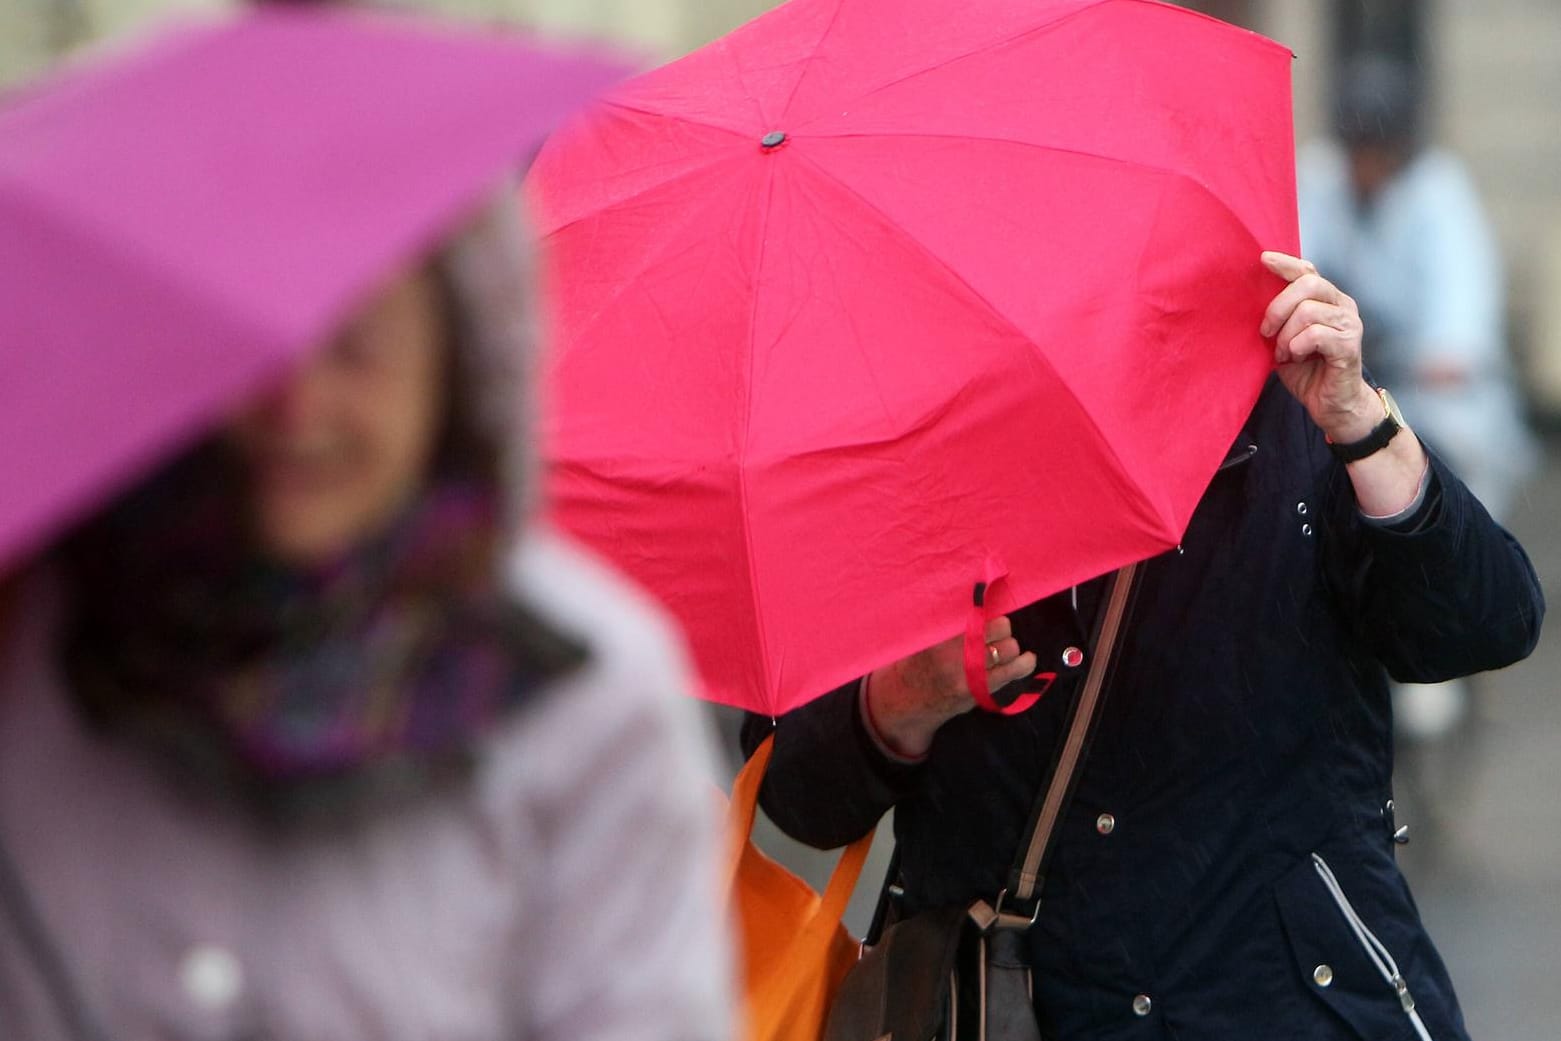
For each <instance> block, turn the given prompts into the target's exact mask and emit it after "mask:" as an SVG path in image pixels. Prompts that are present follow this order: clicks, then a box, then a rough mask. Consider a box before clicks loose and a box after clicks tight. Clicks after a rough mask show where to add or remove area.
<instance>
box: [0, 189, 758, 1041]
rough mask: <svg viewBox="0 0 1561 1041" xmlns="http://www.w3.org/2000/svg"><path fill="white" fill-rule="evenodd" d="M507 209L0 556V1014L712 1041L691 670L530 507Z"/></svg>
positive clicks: (713, 1004)
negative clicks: (224, 408) (23, 571)
mask: <svg viewBox="0 0 1561 1041" xmlns="http://www.w3.org/2000/svg"><path fill="white" fill-rule="evenodd" d="M517 226H518V224H517V219H516V216H515V215H514V214H513V213H512V212H509V210H508V209H507V208H506V207H505V206H502V205H500V206H496V207H494V208H492V209H491V210H490V212H489V213H487V214H486V215H485V216H484V217H483V218H482V219H481V220H479V221H477V222H475V223H474V224H473V225H472V226H470V227H469V228H468V229H467V230H465V231H463V232H461V233H460V234H459V235H457V236H456V237H454V238H453V239H452V240H451V241H450V242H449V243H448V244H447V246H446V248H445V249H443V250H442V251H440V252H439V253H438V255H437V256H435V257H434V258H433V259H431V260H430V261H428V262H427V263H425V264H422V265H420V266H417V267H415V268H414V269H412V270H409V271H404V272H402V273H401V274H399V275H397V276H395V277H393V278H391V279H390V280H388V281H387V282H386V283H385V284H384V285H383V286H382V288H381V289H380V291H379V292H378V293H377V294H376V295H375V296H374V297H373V299H372V300H370V301H368V302H367V303H366V304H365V305H364V306H363V307H362V308H361V309H360V310H359V312H358V313H357V315H356V316H355V317H354V318H353V320H351V321H350V322H349V323H348V324H347V326H346V327H345V328H344V329H343V330H342V331H341V333H340V334H339V335H338V336H337V337H336V338H335V339H334V340H333V342H331V343H330V344H328V345H326V346H324V347H323V349H321V350H320V351H318V352H317V353H316V354H315V355H314V356H313V358H312V360H311V361H309V362H308V363H307V364H306V365H305V366H304V367H303V368H302V369H301V370H300V371H298V372H296V373H294V374H292V375H291V376H289V377H288V378H287V379H285V380H284V381H283V382H282V383H281V385H280V386H278V387H276V388H275V389H274V390H273V391H272V392H271V393H269V394H268V395H266V396H265V397H264V398H263V400H260V401H258V402H255V403H253V404H252V405H251V406H249V407H247V408H246V409H245V410H244V411H243V412H242V413H241V414H240V415H238V416H236V417H234V418H233V420H232V421H231V422H230V423H228V424H227V426H226V427H225V428H224V429H223V430H222V431H220V432H219V433H218V434H216V435H215V436H213V437H212V438H211V439H209V440H208V441H207V442H206V443H204V444H202V445H200V446H199V447H197V448H196V449H194V450H193V451H191V452H190V453H188V454H187V455H186V456H185V457H184V458H181V459H179V460H178V461H176V462H174V463H173V464H171V465H170V466H168V467H166V468H165V469H164V470H163V471H162V472H160V473H158V474H156V475H155V476H153V477H152V478H150V479H148V480H147V481H145V482H143V484H142V485H141V486H139V487H138V488H136V489H134V490H133V491H132V492H130V493H129V494H127V495H125V496H123V497H122V498H121V499H120V500H119V501H118V502H116V503H114V504H113V505H112V506H111V507H110V508H108V509H106V510H105V511H103V512H102V513H101V514H100V515H98V516H97V517H95V518H94V519H93V520H91V521H90V522H89V523H87V524H86V525H84V526H83V528H82V529H81V530H79V531H78V532H76V533H75V534H74V535H72V536H71V537H70V538H69V539H68V540H66V542H65V543H64V544H63V545H62V546H61V547H60V548H59V550H58V551H57V553H56V554H54V557H55V559H52V560H49V561H45V562H43V565H42V566H41V567H37V568H34V569H33V570H34V571H35V572H36V573H35V574H33V575H31V576H29V577H27V578H26V579H25V580H24V581H23V582H15V581H14V580H13V586H20V588H19V589H13V593H14V595H13V597H12V600H13V603H12V610H11V611H10V612H9V615H8V616H6V617H0V1035H3V1036H5V1037H18V1038H20V1037H25V1038H30V1039H37V1041H43V1039H49V1038H55V1037H71V1036H83V1037H95V1038H96V1037H105V1036H112V1037H120V1036H123V1037H144V1036H158V1037H190V1038H195V1037H212V1038H261V1037H266V1038H291V1037H296V1038H308V1039H311V1041H316V1039H319V1041H324V1039H330V1038H355V1039H356V1038H438V1039H441V1041H447V1039H461V1038H472V1039H477V1038H570V1039H577V1038H579V1039H585V1038H645V1039H657V1038H674V1037H675V1038H692V1039H701V1038H711V1039H715V1038H724V1037H726V1036H728V1019H727V1017H728V1010H727V1005H726V1001H727V997H726V995H727V991H726V985H727V978H726V969H725V954H726V952H725V942H724V937H722V936H721V935H720V932H719V926H720V920H719V915H717V914H716V913H714V910H713V909H714V907H715V906H716V901H715V899H714V892H715V887H714V881H713V878H714V875H713V871H712V861H711V857H712V855H713V848H714V842H715V831H714V828H715V825H714V822H713V819H712V818H711V817H710V814H711V813H713V812H714V807H713V806H712V805H709V804H707V799H706V792H707V787H706V785H707V781H708V777H707V773H706V763H707V749H706V747H705V745H704V742H703V735H702V734H700V733H699V732H698V729H697V725H696V723H695V721H694V719H693V715H692V714H693V707H692V705H691V704H689V703H687V702H686V701H685V700H684V699H683V698H682V694H683V693H684V687H685V686H686V683H687V677H686V674H685V672H684V663H683V661H682V659H681V657H680V656H679V655H678V653H677V652H676V651H675V650H674V649H673V648H674V646H675V645H674V643H673V641H672V640H671V639H669V636H668V633H667V631H666V630H665V629H664V627H663V623H662V622H661V620H660V616H659V615H658V614H657V613H656V612H655V611H654V610H653V609H651V608H649V607H647V606H646V605H645V604H643V603H641V602H640V601H639V599H638V598H637V597H636V595H635V594H633V593H632V592H630V591H629V590H628V589H627V588H625V587H624V586H623V585H622V584H620V583H619V582H618V580H617V579H615V578H614V577H613V576H612V575H610V574H608V573H606V572H605V571H604V570H602V569H601V568H599V567H598V566H596V565H595V564H593V563H592V562H591V561H589V560H587V559H584V558H582V557H581V556H579V555H577V554H576V553H575V552H574V551H572V550H571V549H569V548H567V547H566V546H564V545H562V544H561V543H559V542H558V541H556V540H555V539H554V538H552V537H550V536H549V535H548V534H547V533H546V532H545V531H543V530H541V529H540V528H536V527H533V526H531V525H530V524H529V523H528V521H529V519H530V514H531V502H530V499H529V491H530V489H531V486H532V481H531V480H530V475H529V469H530V459H531V451H530V448H529V431H528V429H527V427H526V425H525V422H524V416H525V413H526V409H525V408H524V406H525V403H526V398H527V394H526V391H525V379H524V376H525V373H524V369H525V361H526V351H525V335H524V332H525V328H526V321H525V313H524V312H525V305H526V299H525V294H526V292H528V291H529V290H527V289H524V288H523V287H527V286H528V285H529V282H528V281H527V279H526V277H525V271H524V270H523V269H524V266H525V264H524V259H525V258H524V252H525V246H524V245H523V244H522V243H521V242H519V241H518V236H517V235H516V234H515V231H514V229H516V228H517Z"/></svg>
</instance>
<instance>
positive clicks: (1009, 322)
mask: <svg viewBox="0 0 1561 1041" xmlns="http://www.w3.org/2000/svg"><path fill="white" fill-rule="evenodd" d="M799 155H800V153H799ZM805 161H806V162H807V163H808V164H809V165H810V166H812V167H813V169H815V170H817V171H818V173H819V175H820V176H822V177H825V178H827V179H828V180H830V181H832V182H833V183H834V184H836V185H838V186H839V187H840V188H841V190H843V191H846V192H849V193H850V194H851V196H852V197H853V198H855V199H857V200H858V201H860V202H861V204H862V205H863V206H864V207H866V208H867V209H868V211H870V212H871V213H873V214H874V215H876V216H877V217H878V219H879V220H880V221H882V222H883V225H884V227H885V228H887V229H889V231H890V232H891V233H893V234H896V235H898V236H899V237H901V238H903V239H904V240H905V241H906V242H907V243H909V244H910V245H911V247H912V248H914V249H915V250H916V251H917V252H919V253H921V254H922V255H923V256H925V257H926V258H927V259H928V261H930V262H931V263H932V264H934V265H935V266H937V267H938V268H939V269H940V270H942V271H943V272H944V273H945V274H946V275H947V276H948V277H949V278H952V279H953V280H954V281H955V282H956V283H958V284H959V285H960V286H962V287H963V288H964V289H965V291H966V292H967V293H969V294H970V295H971V297H973V298H974V299H975V300H977V301H979V302H980V303H981V305H982V306H983V307H985V308H986V310H987V312H988V313H989V314H991V315H992V316H993V317H995V318H996V319H998V320H999V321H1000V322H1001V323H1002V324H1003V325H1004V326H1006V327H1007V328H1008V329H1009V330H1010V331H1012V332H1013V333H1014V335H1016V336H1019V337H1021V338H1022V339H1024V340H1027V341H1032V342H1033V338H1032V337H1031V336H1030V335H1029V334H1028V333H1026V332H1025V331H1024V330H1023V329H1021V328H1019V326H1018V325H1017V324H1015V323H1014V321H1013V319H1012V318H1010V317H1009V316H1008V315H1007V314H1006V313H1004V312H1003V310H1002V309H1001V308H999V307H998V306H997V305H996V304H994V303H993V302H992V301H991V300H989V299H987V297H986V295H985V294H983V293H982V292H981V291H980V290H979V289H977V288H976V287H975V286H973V285H971V284H970V281H969V279H967V278H965V276H964V275H962V274H960V273H959V272H958V271H957V270H955V268H954V267H953V266H952V265H951V264H949V263H948V262H947V261H945V260H944V259H943V258H942V257H940V256H938V254H937V253H936V252H934V251H933V250H932V248H931V247H930V246H928V245H927V244H926V243H925V242H923V241H921V239H919V238H917V237H916V236H915V235H913V234H911V232H910V231H909V230H908V229H907V228H905V227H904V226H903V225H901V224H900V223H899V222H897V221H895V220H894V218H892V217H890V216H889V215H888V214H887V213H885V212H884V211H883V209H882V208H880V207H879V206H878V204H877V203H875V202H873V201H872V200H871V199H869V198H868V197H867V196H865V195H863V194H862V193H861V192H860V191H858V190H857V189H856V188H854V187H852V186H851V185H850V184H847V183H846V182H845V181H843V180H841V179H840V178H839V177H837V176H836V175H835V174H834V173H832V172H831V171H829V170H827V169H825V168H824V167H823V166H821V165H820V164H819V163H818V162H816V161H815V160H813V159H812V158H811V157H805ZM766 217H768V211H766ZM1030 357H1031V358H1032V359H1033V360H1034V361H1036V362H1037V363H1039V364H1041V365H1044V366H1045V367H1046V368H1047V369H1048V370H1050V371H1051V373H1052V375H1053V376H1054V377H1057V380H1058V382H1059V383H1061V382H1062V379H1061V375H1060V374H1059V373H1058V372H1057V370H1056V368H1055V367H1054V366H1053V365H1052V363H1051V359H1049V358H1047V357H1046V356H1045V355H1043V354H1041V353H1039V352H1038V351H1037V352H1032V353H1031V354H1030ZM1079 413H1080V414H1081V415H1082V416H1083V417H1084V419H1085V421H1086V422H1087V423H1088V424H1089V429H1090V431H1091V432H1092V433H1093V434H1094V436H1095V440H1096V441H1097V442H1098V443H1099V444H1100V445H1101V446H1102V448H1103V449H1104V450H1105V453H1106V454H1107V455H1108V456H1109V457H1110V458H1111V461H1112V462H1113V463H1114V464H1116V472H1118V473H1121V474H1124V475H1131V474H1132V473H1133V471H1132V469H1131V468H1129V467H1128V466H1127V464H1126V461H1125V460H1123V458H1122V457H1121V455H1120V454H1119V453H1118V452H1117V449H1116V446H1115V445H1114V444H1113V443H1112V442H1111V439H1110V438H1108V437H1106V434H1105V431H1104V430H1102V429H1101V428H1100V424H1099V423H1098V422H1097V421H1096V419H1095V416H1094V415H1093V414H1092V413H1091V412H1090V410H1089V409H1087V408H1085V407H1084V405H1083V403H1082V402H1080V403H1079ZM1124 484H1125V485H1126V487H1127V488H1129V489H1131V491H1132V493H1133V495H1134V497H1135V498H1136V499H1137V505H1138V506H1139V508H1140V509H1143V510H1146V511H1147V512H1149V513H1151V514H1153V513H1154V512H1155V511H1154V509H1153V504H1152V503H1151V502H1149V500H1148V497H1147V496H1146V495H1145V494H1144V491H1143V489H1142V488H1141V487H1139V485H1138V481H1137V479H1136V478H1134V477H1129V479H1128V480H1126V481H1124Z"/></svg>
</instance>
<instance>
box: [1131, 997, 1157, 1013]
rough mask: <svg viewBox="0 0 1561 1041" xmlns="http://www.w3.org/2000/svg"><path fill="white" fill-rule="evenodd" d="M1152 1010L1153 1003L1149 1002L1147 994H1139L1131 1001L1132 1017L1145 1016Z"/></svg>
mask: <svg viewBox="0 0 1561 1041" xmlns="http://www.w3.org/2000/svg"><path fill="white" fill-rule="evenodd" d="M1153 1009H1154V1002H1153V1001H1150V1000H1149V995H1148V994H1140V995H1138V996H1137V997H1136V998H1134V999H1133V1015H1135V1016H1147V1015H1149V1013H1150V1012H1151V1011H1152V1010H1153Z"/></svg>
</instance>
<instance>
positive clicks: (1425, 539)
mask: <svg viewBox="0 0 1561 1041" xmlns="http://www.w3.org/2000/svg"><path fill="white" fill-rule="evenodd" d="M1426 456H1427V457H1428V459H1429V460H1430V468H1429V470H1428V471H1427V474H1426V479H1425V494H1424V496H1423V498H1422V500H1421V502H1420V504H1419V505H1418V506H1417V507H1414V508H1413V509H1411V510H1409V511H1408V512H1407V513H1406V514H1404V515H1399V516H1396V517H1392V518H1387V519H1386V520H1377V521H1372V520H1371V519H1369V518H1366V517H1365V516H1364V515H1362V523H1361V527H1362V528H1363V529H1364V532H1365V537H1366V539H1367V542H1368V543H1369V545H1370V546H1371V549H1372V552H1373V554H1374V555H1375V556H1376V557H1377V559H1379V560H1385V561H1390V562H1391V561H1403V562H1405V563H1412V564H1413V565H1414V566H1416V567H1421V568H1424V567H1427V566H1429V567H1431V568H1433V569H1434V568H1435V567H1436V566H1437V565H1438V563H1440V562H1443V561H1445V562H1447V563H1448V564H1452V563H1453V562H1454V561H1455V560H1456V559H1457V556H1458V548H1459V546H1460V545H1461V543H1462V541H1463V534H1464V529H1465V528H1466V527H1467V525H1468V517H1469V511H1470V510H1472V509H1478V508H1480V507H1479V506H1478V504H1477V503H1476V502H1475V500H1474V496H1473V494H1472V493H1471V492H1470V491H1469V490H1468V488H1466V487H1464V484H1463V482H1462V481H1460V480H1459V479H1458V478H1457V476H1455V475H1454V474H1453V473H1452V471H1450V470H1449V469H1448V468H1447V464H1445V463H1444V462H1442V460H1441V459H1439V458H1438V457H1437V456H1436V454H1435V453H1434V452H1432V451H1431V450H1430V449H1427V450H1426Z"/></svg>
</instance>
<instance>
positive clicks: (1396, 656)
mask: <svg viewBox="0 0 1561 1041" xmlns="http://www.w3.org/2000/svg"><path fill="white" fill-rule="evenodd" d="M1428 454H1430V457H1431V470H1430V474H1429V477H1428V481H1429V483H1428V485H1427V494H1426V501H1425V504H1424V506H1423V507H1422V509H1421V510H1420V511H1418V515H1417V516H1415V517H1413V518H1411V519H1410V522H1409V523H1407V524H1394V525H1388V526H1382V525H1375V524H1372V523H1370V522H1368V521H1367V520H1366V519H1365V518H1364V517H1362V516H1361V514H1360V511H1359V509H1358V508H1357V506H1356V503H1355V495H1354V491H1353V489H1352V488H1351V487H1350V482H1349V475H1348V474H1347V473H1346V472H1345V469H1344V467H1343V466H1342V465H1336V466H1335V467H1334V470H1333V473H1332V474H1331V476H1330V479H1329V480H1330V484H1329V493H1328V500H1329V511H1330V514H1331V517H1332V524H1331V525H1330V527H1331V530H1332V532H1333V537H1332V538H1331V539H1330V542H1329V544H1328V546H1327V548H1326V549H1325V557H1324V568H1325V571H1326V576H1327V581H1328V583H1329V585H1330V587H1331V588H1332V590H1333V594H1334V596H1335V599H1336V600H1337V602H1338V604H1339V607H1340V610H1341V611H1342V613H1343V614H1344V617H1345V620H1346V622H1347V624H1349V625H1350V627H1351V629H1352V630H1353V631H1354V632H1355V633H1357V634H1359V637H1360V639H1361V640H1362V641H1363V642H1364V644H1365V645H1366V647H1367V649H1369V650H1370V651H1371V652H1372V653H1373V654H1374V655H1375V656H1376V657H1377V658H1378V659H1379V660H1380V661H1381V662H1382V663H1383V665H1384V666H1385V667H1386V668H1387V670H1388V673H1389V675H1391V676H1392V677H1393V678H1394V679H1396V680H1398V681H1400V682H1406V683H1435V682H1439V681H1442V680H1447V679H1452V678H1454V677H1457V676H1467V675H1469V674H1471V673H1475V672H1483V671H1485V670H1488V669H1499V668H1502V667H1504V666H1507V665H1511V664H1512V663H1514V662H1517V661H1521V660H1522V659H1524V658H1526V657H1528V655H1529V654H1530V653H1531V652H1532V651H1533V650H1534V646H1535V644H1536V643H1537V642H1538V641H1539V630H1540V624H1541V622H1542V621H1543V619H1544V614H1545V600H1544V594H1543V593H1542V592H1541V590H1540V585H1539V579H1538V577H1537V576H1536V575H1535V573H1534V567H1533V565H1532V564H1531V563H1530V562H1529V559H1528V555H1527V554H1526V553H1524V551H1523V547H1522V546H1520V545H1519V544H1518V542H1517V540H1516V539H1514V538H1513V537H1512V536H1511V535H1510V534H1509V533H1508V532H1507V531H1506V530H1505V529H1503V528H1502V527H1501V526H1500V525H1498V524H1497V523H1496V522H1495V521H1494V520H1493V519H1491V516H1490V514H1489V513H1487V512H1486V510H1485V507H1483V506H1482V505H1480V502H1479V500H1478V499H1476V498H1475V497H1474V496H1473V494H1471V493H1470V491H1469V489H1468V488H1467V487H1466V486H1465V485H1464V483H1463V482H1462V481H1460V480H1459V479H1458V477H1457V476H1456V475H1455V474H1453V472H1452V471H1451V470H1449V469H1448V468H1447V466H1446V464H1444V463H1443V462H1442V461H1441V460H1440V459H1439V458H1437V457H1436V455H1435V454H1434V453H1429V451H1428Z"/></svg>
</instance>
